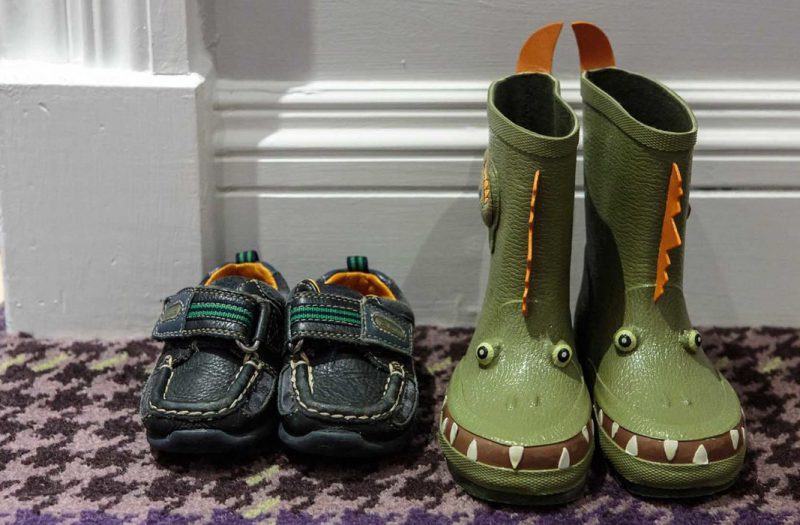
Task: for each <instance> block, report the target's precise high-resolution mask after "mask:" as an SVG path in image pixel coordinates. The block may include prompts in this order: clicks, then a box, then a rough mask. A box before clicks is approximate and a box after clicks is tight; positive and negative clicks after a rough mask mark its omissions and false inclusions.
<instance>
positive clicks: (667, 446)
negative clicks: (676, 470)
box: [664, 439, 678, 461]
mask: <svg viewBox="0 0 800 525" xmlns="http://www.w3.org/2000/svg"><path fill="white" fill-rule="evenodd" d="M676 452H678V442H677V441H675V440H674V439H665V440H664V454H666V455H667V460H668V461H672V460H673V459H675V453H676Z"/></svg>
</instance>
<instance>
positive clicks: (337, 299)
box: [278, 257, 419, 457]
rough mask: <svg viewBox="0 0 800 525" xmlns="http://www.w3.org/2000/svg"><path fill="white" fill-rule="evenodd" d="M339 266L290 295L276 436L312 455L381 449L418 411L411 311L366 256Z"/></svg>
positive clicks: (403, 437)
mask: <svg viewBox="0 0 800 525" xmlns="http://www.w3.org/2000/svg"><path fill="white" fill-rule="evenodd" d="M347 263H348V264H347V268H346V269H339V270H333V271H330V272H328V273H326V274H325V275H323V276H322V277H320V278H319V279H317V280H313V279H308V280H305V281H302V282H300V283H299V284H298V285H297V286H296V287H295V289H294V290H293V291H292V294H291V296H290V298H289V304H288V308H287V311H288V315H287V319H286V323H287V333H288V336H287V339H288V345H287V349H288V351H287V358H286V361H285V365H284V367H283V369H282V370H281V375H280V382H279V387H278V411H279V412H280V415H281V425H280V428H279V436H280V438H281V440H282V441H283V442H284V443H285V444H287V445H288V446H289V447H291V448H293V449H295V450H298V451H301V452H307V453H313V454H320V455H327V456H340V457H347V456H376V455H382V454H389V453H392V452H395V451H397V450H399V449H400V448H402V447H403V446H405V445H406V444H407V443H408V441H409V440H410V438H411V435H412V432H413V429H412V425H413V422H414V419H415V414H416V411H417V403H418V398H419V391H418V386H417V378H416V375H415V373H414V363H413V359H412V350H413V341H414V314H413V313H412V311H411V308H410V307H409V305H408V303H407V301H406V300H405V298H404V297H403V294H402V292H401V291H400V289H399V287H398V286H397V285H396V284H395V282H394V281H392V280H391V279H390V278H389V277H387V276H386V275H384V274H383V273H381V272H379V271H377V270H371V269H370V268H369V265H368V262H367V258H366V257H348V261H347Z"/></svg>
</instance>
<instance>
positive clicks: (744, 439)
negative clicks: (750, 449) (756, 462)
mask: <svg viewBox="0 0 800 525" xmlns="http://www.w3.org/2000/svg"><path fill="white" fill-rule="evenodd" d="M746 445H747V439H746V438H745V435H744V427H742V446H743V447H744V446H746Z"/></svg>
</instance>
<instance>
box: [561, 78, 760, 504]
mask: <svg viewBox="0 0 800 525" xmlns="http://www.w3.org/2000/svg"><path fill="white" fill-rule="evenodd" d="M581 94H582V97H583V100H584V102H585V108H584V114H583V125H584V155H585V158H584V179H585V184H584V186H585V189H586V195H585V206H586V250H585V255H584V272H583V282H582V286H581V292H580V296H579V299H578V303H577V306H576V313H575V319H576V321H575V326H576V337H577V341H578V342H577V344H578V353H579V355H580V356H581V358H582V359H584V363H585V364H586V366H585V367H584V369H585V370H586V372H587V378H588V380H589V382H590V383H592V384H593V392H592V397H593V399H594V402H595V403H596V404H597V406H598V407H600V408H602V409H603V411H604V412H605V413H606V414H607V415H608V416H609V417H611V418H612V419H613V420H614V421H615V422H617V423H619V424H620V426H622V427H624V428H626V429H628V430H630V431H631V432H634V433H636V434H640V435H644V436H651V437H657V438H659V439H673V440H677V441H689V440H702V439H705V438H708V437H710V436H717V435H721V434H724V433H726V432H728V431H729V430H731V429H733V428H735V427H736V426H737V425H738V424H739V422H740V420H741V419H742V412H741V406H740V404H739V399H738V396H737V394H736V392H735V391H734V389H733V388H732V387H731V385H730V384H729V383H728V381H727V380H726V379H725V378H724V377H723V376H722V374H720V373H719V371H718V370H717V369H716V368H715V367H714V364H713V363H712V362H711V360H710V359H709V358H708V356H707V355H706V354H705V352H704V351H703V349H702V347H701V348H694V347H692V346H690V345H688V344H687V341H688V337H690V334H692V333H693V332H692V330H693V329H694V327H693V325H692V322H691V320H690V318H689V313H688V309H687V305H686V301H685V297H684V290H683V272H684V252H685V251H686V250H687V249H691V246H692V240H691V238H689V239H687V236H686V224H687V220H695V219H690V218H689V194H690V186H691V178H692V155H693V148H694V144H695V140H696V135H697V122H696V119H695V117H694V115H693V114H692V111H691V109H690V108H689V106H688V105H687V104H686V102H685V101H684V100H683V99H681V98H680V97H679V96H678V95H677V94H676V93H674V92H673V91H671V90H670V89H669V88H667V87H665V86H663V85H662V84H660V83H658V82H656V81H654V80H651V79H649V78H647V77H644V76H642V75H640V74H636V73H631V72H628V71H625V70H623V69H620V68H615V67H613V68H603V69H597V70H591V71H586V72H584V73H583V75H582V77H581ZM673 165H675V166H677V167H678V170H679V172H680V174H681V178H682V189H683V195H682V197H681V198H680V205H681V206H680V212H679V213H678V214H677V215H676V216H675V217H674V226H675V229H676V230H677V232H678V234H679V235H680V238H681V241H682V244H681V245H680V246H677V247H674V248H672V249H669V250H668V252H667V255H668V256H669V260H670V265H669V266H668V268H667V275H668V278H669V279H668V280H667V281H666V284H665V286H664V293H663V295H661V296H660V298H659V299H658V300H657V301H656V300H654V292H655V289H656V282H657V268H658V258H659V251H660V245H661V237H662V231H663V229H662V228H663V223H664V215H665V208H666V203H667V195H668V188H669V184H670V179H671V178H672V173H673ZM668 227H669V226H668ZM743 242H746V239H743ZM621 330H626V331H628V332H630V333H632V334H633V335H635V343H634V344H633V346H631V347H629V348H627V349H626V350H623V349H621V348H617V345H615V334H618V331H621ZM618 338H619V336H617V339H618ZM620 461H622V463H625V464H628V463H630V462H631V461H634V462H636V463H635V464H638V460H628V458H623V459H622V460H620ZM620 468H621V469H623V470H624V469H625V467H624V466H623V467H620ZM665 468H667V469H674V468H676V467H675V466H667V467H665ZM623 474H624V475H626V476H627V475H628V474H630V475H634V473H632V472H631V473H623ZM667 477H668V476H667ZM650 479H660V478H659V476H658V475H656V474H653V475H652V476H648V477H646V478H645V482H644V484H645V485H648V484H649V483H650V482H649V481H647V480H650ZM725 482H726V480H725V479H720V480H719V483H720V484H724V483H725ZM676 483H677V481H676ZM685 483H691V478H687V480H686V481H685ZM697 483H698V484H702V483H706V481H704V480H703V479H702V476H701V477H700V478H698V480H697ZM678 485H680V483H678ZM684 485H685V484H684ZM698 486H699V485H698ZM684 488H686V487H684Z"/></svg>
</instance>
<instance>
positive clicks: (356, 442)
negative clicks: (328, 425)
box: [278, 423, 414, 458]
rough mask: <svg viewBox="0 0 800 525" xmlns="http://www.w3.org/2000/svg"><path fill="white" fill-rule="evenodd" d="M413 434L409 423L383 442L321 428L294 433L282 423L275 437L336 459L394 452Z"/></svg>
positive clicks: (296, 446)
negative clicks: (399, 432)
mask: <svg viewBox="0 0 800 525" xmlns="http://www.w3.org/2000/svg"><path fill="white" fill-rule="evenodd" d="M413 435H414V429H413V426H411V427H409V428H408V429H406V430H405V431H404V432H403V433H402V434H400V435H399V436H397V437H395V438H393V439H390V440H386V441H373V440H369V439H366V438H365V437H364V436H362V435H361V434H359V433H358V432H353V431H352V430H343V429H322V430H313V431H311V432H308V433H306V434H302V435H295V434H292V433H290V432H289V431H288V430H286V428H285V427H284V426H283V424H282V423H281V425H280V426H279V427H278V437H279V438H280V440H281V441H282V442H283V443H284V444H285V445H286V446H288V447H289V448H291V449H293V450H296V451H297V452H302V453H304V454H312V455H316V456H327V457H340V458H374V457H379V456H386V455H389V454H394V453H396V452H399V451H400V450H402V449H404V448H405V447H406V446H407V445H408V443H409V441H411V437H412V436H413Z"/></svg>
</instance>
